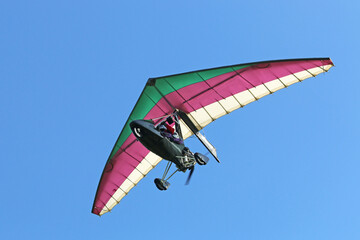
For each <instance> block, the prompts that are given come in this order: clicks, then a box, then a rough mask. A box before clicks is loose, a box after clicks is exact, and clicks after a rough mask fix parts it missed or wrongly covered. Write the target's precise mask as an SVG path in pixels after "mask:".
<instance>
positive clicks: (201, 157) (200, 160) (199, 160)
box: [194, 153, 209, 165]
mask: <svg viewBox="0 0 360 240" xmlns="http://www.w3.org/2000/svg"><path fill="white" fill-rule="evenodd" d="M194 157H195V160H196V162H197V163H198V164H199V165H206V164H207V163H208V161H209V158H208V157H207V156H205V155H203V154H201V153H195V154H194Z"/></svg>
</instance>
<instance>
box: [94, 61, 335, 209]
mask: <svg viewBox="0 0 360 240" xmlns="http://www.w3.org/2000/svg"><path fill="white" fill-rule="evenodd" d="M332 66H333V63H332V61H331V60H330V58H309V59H290V60H277V61H265V62H255V63H247V64H239V65H233V66H226V67H219V68H213V69H206V70H200V71H194V72H188V73H183V74H177V75H171V76H164V77H158V78H151V79H149V80H148V82H147V83H146V86H145V88H144V90H143V92H142V93H141V95H140V97H139V99H138V101H137V103H136V105H135V107H134V109H133V111H132V112H131V114H130V116H129V118H128V120H127V122H126V123H125V126H124V128H123V130H122V131H121V133H120V135H119V138H118V139H117V141H116V143H115V146H114V147H113V150H112V151H111V153H110V156H109V158H108V160H107V162H106V164H105V168H104V170H103V173H102V176H101V179H100V183H99V186H98V189H97V192H96V196H95V200H94V205H93V208H92V212H93V213H94V214H97V215H102V214H104V213H106V212H109V211H110V210H111V209H112V208H113V207H114V206H115V205H116V204H117V203H119V201H120V200H121V199H122V198H123V197H124V196H125V195H127V194H128V192H129V191H130V190H131V189H132V188H133V187H134V186H136V184H137V183H138V182H139V181H140V180H141V179H142V178H143V177H144V176H145V175H146V174H147V173H148V172H149V171H150V170H151V169H153V168H154V167H155V166H156V165H157V164H158V163H159V162H160V161H161V158H160V157H159V156H157V155H155V154H153V153H152V152H150V151H149V150H147V149H146V148H145V147H143V146H142V145H141V143H140V142H138V141H136V138H135V136H134V135H133V134H132V132H131V130H130V127H129V124H130V122H131V121H132V120H136V119H154V118H159V117H162V116H165V115H169V114H171V113H173V112H174V110H175V109H178V110H181V111H182V112H184V113H186V115H187V116H188V118H189V119H191V121H192V122H193V123H194V125H195V127H196V128H197V130H201V129H202V128H204V127H205V126H206V125H208V124H209V123H211V122H213V121H214V120H216V119H218V118H219V117H221V116H223V115H225V114H228V113H230V112H232V111H234V110H236V109H238V108H242V107H244V106H245V105H247V104H249V103H251V102H253V101H256V100H258V99H260V98H262V97H264V96H266V95H268V94H270V93H273V92H275V91H277V90H280V89H282V88H285V87H288V86H289V85H291V84H294V83H297V82H301V81H303V80H304V79H306V78H309V77H314V76H316V75H318V74H320V73H322V72H327V71H328V70H329V69H330V68H331V67H332ZM181 122H182V124H181V131H182V134H183V136H184V139H186V138H188V137H190V136H191V135H192V134H193V131H191V130H190V129H189V127H188V126H187V125H186V124H184V122H183V121H182V120H181ZM155 123H156V121H155Z"/></svg>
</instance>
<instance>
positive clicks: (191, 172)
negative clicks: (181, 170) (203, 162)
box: [185, 166, 195, 185]
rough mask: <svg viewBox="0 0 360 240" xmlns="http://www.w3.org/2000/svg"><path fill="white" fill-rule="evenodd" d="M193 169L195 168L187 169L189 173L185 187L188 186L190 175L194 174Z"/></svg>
mask: <svg viewBox="0 0 360 240" xmlns="http://www.w3.org/2000/svg"><path fill="white" fill-rule="evenodd" d="M194 169H195V166H192V167H191V168H189V170H190V172H189V176H188V178H187V179H186V183H185V185H189V183H190V179H191V176H192V174H193V172H194Z"/></svg>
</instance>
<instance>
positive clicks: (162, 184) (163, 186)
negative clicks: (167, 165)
mask: <svg viewBox="0 0 360 240" xmlns="http://www.w3.org/2000/svg"><path fill="white" fill-rule="evenodd" d="M154 183H155V185H156V187H157V188H158V189H159V190H160V191H164V190H167V189H168V188H169V187H170V183H169V182H168V181H166V180H164V179H160V178H155V179H154Z"/></svg>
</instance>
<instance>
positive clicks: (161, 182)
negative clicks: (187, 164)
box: [154, 161, 179, 191]
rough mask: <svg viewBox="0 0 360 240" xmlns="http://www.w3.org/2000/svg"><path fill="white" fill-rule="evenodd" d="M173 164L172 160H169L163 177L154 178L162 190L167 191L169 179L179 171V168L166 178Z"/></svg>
mask: <svg viewBox="0 0 360 240" xmlns="http://www.w3.org/2000/svg"><path fill="white" fill-rule="evenodd" d="M171 165H172V162H170V161H169V162H168V164H167V165H166V168H165V172H164V174H163V177H162V178H161V179H160V178H155V179H154V183H155V185H156V187H157V188H158V189H159V190H160V191H165V190H167V189H168V188H169V187H170V183H169V182H168V181H167V180H169V179H170V178H171V177H172V176H173V175H174V174H175V173H176V172H178V171H179V169H176V170H175V172H173V173H172V174H171V175H170V176H169V177H168V178H166V175H167V174H168V172H169V170H170V167H171ZM165 178H166V179H165Z"/></svg>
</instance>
